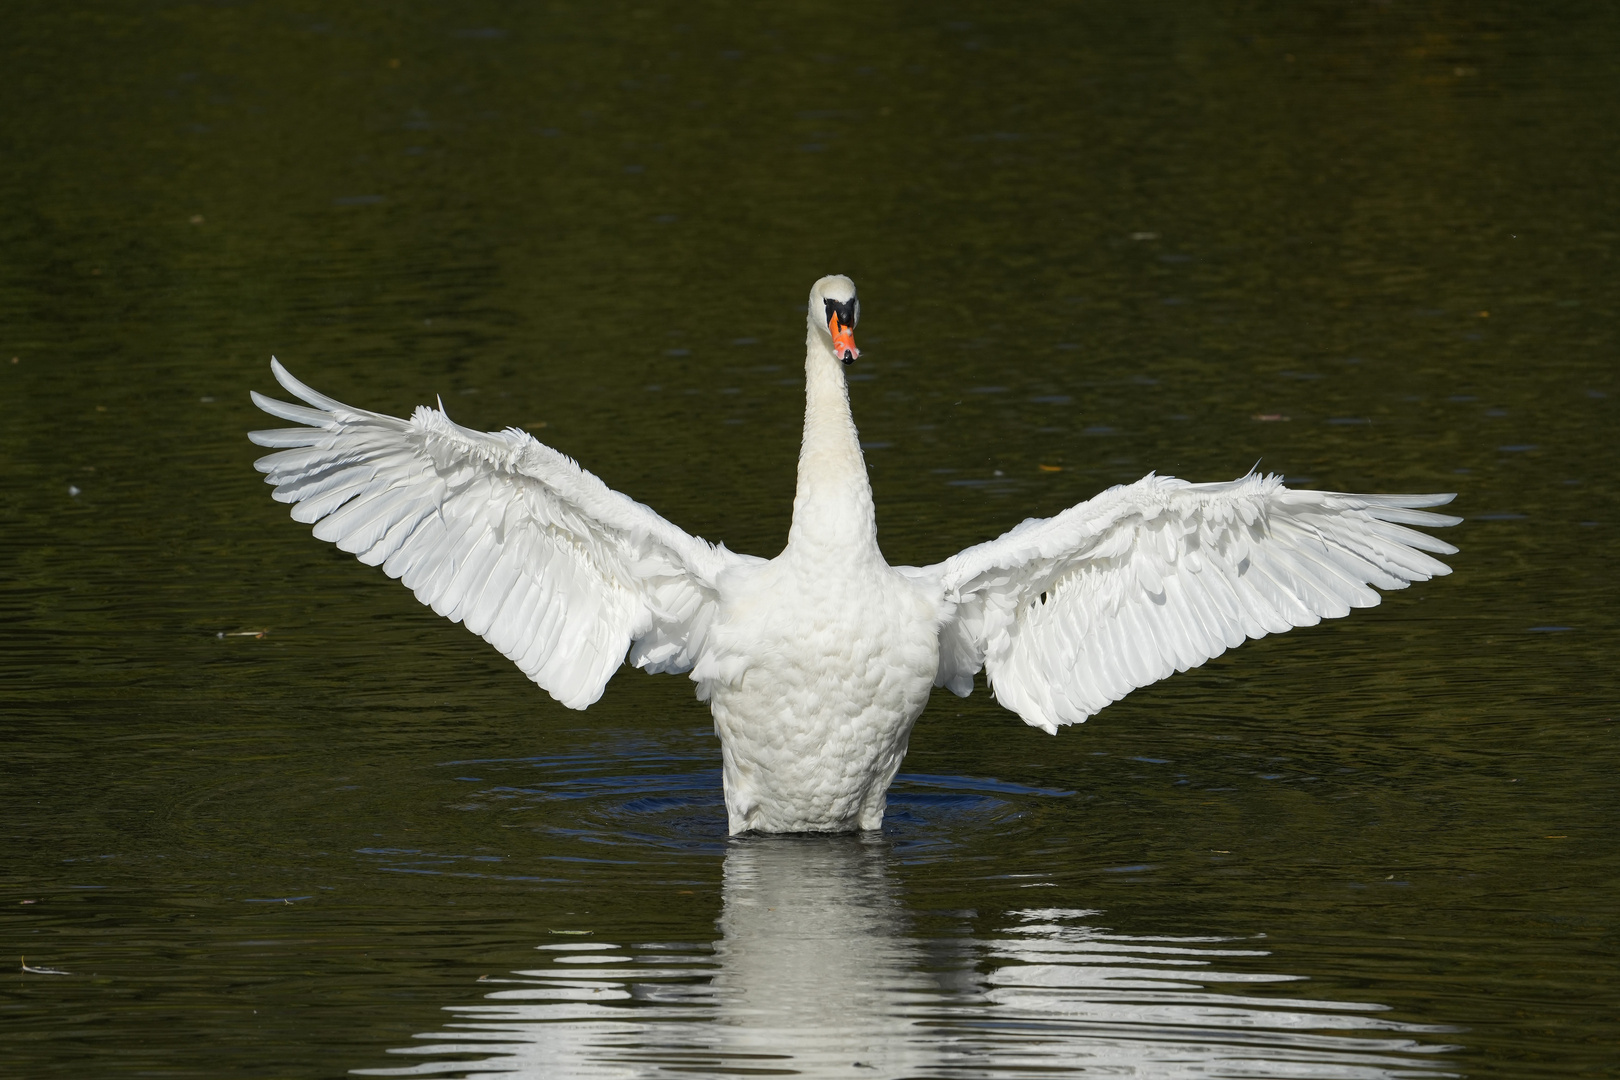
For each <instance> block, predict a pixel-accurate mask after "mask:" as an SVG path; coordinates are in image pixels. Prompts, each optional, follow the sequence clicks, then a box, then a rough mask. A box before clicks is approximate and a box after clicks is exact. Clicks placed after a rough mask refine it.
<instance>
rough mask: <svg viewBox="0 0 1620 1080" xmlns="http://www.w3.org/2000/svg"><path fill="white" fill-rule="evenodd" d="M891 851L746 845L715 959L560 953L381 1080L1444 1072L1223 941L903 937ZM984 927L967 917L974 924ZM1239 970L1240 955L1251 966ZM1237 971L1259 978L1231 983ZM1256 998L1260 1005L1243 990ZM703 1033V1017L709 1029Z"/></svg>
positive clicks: (586, 946)
mask: <svg viewBox="0 0 1620 1080" xmlns="http://www.w3.org/2000/svg"><path fill="white" fill-rule="evenodd" d="M887 859H888V848H887V846H886V845H885V844H883V843H882V842H880V841H875V840H869V839H862V838H858V837H833V838H806V837H778V838H771V839H755V838H748V839H743V840H739V841H736V842H733V843H732V845H731V846H730V848H729V849H728V851H727V854H726V864H725V897H724V909H723V911H722V914H721V916H720V920H719V927H720V933H721V937H720V940H719V941H717V942H715V943H714V944H713V945H712V947H711V946H703V945H690V944H669V943H642V944H629V943H617V942H607V941H598V940H594V939H563V940H559V941H555V942H548V943H546V944H543V945H540V946H539V950H540V951H541V952H542V954H543V955H544V958H545V959H544V962H543V963H542V964H541V965H540V966H538V967H536V968H534V969H530V970H523V971H517V972H514V973H513V977H511V978H506V979H496V980H489V981H492V982H498V983H500V984H501V986H500V988H499V989H497V990H495V991H494V992H493V993H490V994H489V995H487V997H486V998H485V999H484V1001H482V1002H480V1003H478V1004H472V1005H451V1006H448V1011H450V1012H451V1013H453V1014H455V1017H456V1019H455V1020H454V1021H453V1022H451V1023H450V1024H448V1025H446V1028H445V1029H444V1030H442V1031H436V1032H429V1033H425V1034H423V1035H422V1036H420V1038H422V1039H423V1040H424V1042H423V1044H422V1045H418V1046H412V1047H408V1048H400V1049H396V1050H394V1051H393V1052H394V1053H397V1054H408V1055H411V1056H413V1057H425V1058H428V1059H429V1060H426V1061H421V1062H418V1063H415V1064H412V1065H407V1066H403V1067H398V1068H381V1069H364V1070H357V1071H358V1072H360V1073H362V1074H364V1075H372V1076H407V1075H452V1074H469V1075H471V1074H475V1075H479V1076H490V1075H504V1076H523V1077H531V1076H532V1077H540V1076H569V1077H575V1076H578V1077H607V1076H614V1077H618V1076H649V1075H666V1074H667V1075H676V1074H679V1075H685V1076H691V1075H704V1074H713V1075H736V1074H749V1075H755V1074H761V1073H765V1074H792V1073H802V1074H808V1075H814V1076H874V1077H885V1076H924V1075H933V1076H997V1075H1010V1074H1015V1073H1025V1072H1043V1073H1046V1072H1058V1073H1078V1074H1094V1075H1109V1076H1118V1075H1127V1076H1150V1077H1214V1076H1218V1077H1302V1076H1310V1077H1331V1078H1340V1080H1348V1078H1356V1080H1361V1078H1374V1077H1421V1076H1447V1075H1452V1074H1451V1073H1448V1072H1445V1071H1444V1069H1443V1066H1444V1060H1443V1059H1439V1060H1437V1059H1436V1055H1437V1054H1439V1053H1442V1052H1444V1051H1447V1050H1451V1049H1455V1047H1451V1046H1447V1045H1445V1044H1444V1043H1442V1042H1440V1041H1439V1039H1438V1036H1439V1035H1440V1033H1442V1032H1445V1031H1448V1030H1450V1029H1446V1028H1441V1027H1434V1026H1421V1025H1415V1024H1406V1023H1400V1022H1397V1021H1393V1020H1388V1019H1384V1018H1381V1017H1380V1016H1379V1015H1378V1014H1379V1013H1380V1012H1381V1011H1382V1010H1383V1007H1382V1006H1380V1005H1376V1004H1368V1003H1362V1002H1343V1001H1319V1000H1312V999H1309V998H1301V997H1283V996H1276V997H1273V996H1258V995H1257V994H1255V993H1254V990H1253V989H1252V988H1255V987H1256V984H1270V983H1280V982H1288V981H1294V980H1295V979H1296V978H1297V977H1296V976H1290V975H1284V974H1271V973H1265V972H1257V971H1254V970H1252V969H1253V967H1254V963H1253V959H1252V958H1256V957H1264V956H1266V955H1267V953H1266V951H1265V950H1263V949H1256V948H1253V947H1251V946H1252V943H1249V942H1237V941H1234V940H1231V939H1224V938H1215V937H1186V936H1174V937H1171V936H1163V937H1161V936H1151V937H1143V936H1130V935H1123V934H1117V933H1112V932H1110V931H1107V930H1104V929H1101V928H1099V927H1097V926H1096V925H1094V924H1093V922H1092V921H1091V920H1093V919H1094V918H1095V917H1096V916H1098V915H1099V914H1100V913H1099V912H1096V911H1084V910H1067V909H1028V910H1022V911H1013V912H1010V913H1008V916H1007V919H1006V922H1007V924H1008V925H1006V926H1004V927H1003V928H1002V929H1000V930H999V931H998V932H997V933H996V934H995V935H994V936H991V937H984V938H978V939H974V938H969V937H965V936H964V937H961V938H944V939H933V940H927V939H922V938H918V937H914V936H911V935H910V934H908V919H907V914H906V909H905V907H904V905H903V904H902V902H901V900H900V897H899V896H898V895H897V891H896V889H895V887H894V885H893V884H892V882H891V881H890V879H889V876H888V873H887V869H886V861H887ZM968 914H969V913H963V915H964V916H966V915H968ZM1239 958H1245V959H1243V960H1239ZM1223 966H1224V967H1226V968H1239V967H1241V968H1243V969H1245V970H1242V971H1238V970H1223ZM1244 989H1249V990H1250V993H1248V994H1245V993H1243V992H1242V990H1244ZM698 1021H706V1022H702V1023H700V1022H698Z"/></svg>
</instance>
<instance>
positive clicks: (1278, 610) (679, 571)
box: [249, 275, 1460, 833]
mask: <svg viewBox="0 0 1620 1080" xmlns="http://www.w3.org/2000/svg"><path fill="white" fill-rule="evenodd" d="M859 317H860V302H859V301H858V300H857V299H856V295H855V284H854V282H852V281H850V279H849V278H847V277H843V276H841V275H835V276H831V277H824V278H822V279H821V280H820V281H818V282H816V283H815V286H814V287H813V288H812V289H811V290H810V307H809V316H808V322H809V328H808V332H807V333H806V339H805V360H804V372H805V409H804V441H803V444H802V447H801V449H800V451H799V472H798V487H797V491H796V493H795V495H794V499H793V524H792V527H791V528H790V529H789V531H788V542H787V547H785V548H784V549H783V550H782V553H781V554H780V555H778V556H777V557H776V558H774V559H770V560H766V559H761V558H757V557H755V556H751V555H738V554H735V553H733V552H730V551H727V550H726V548H725V547H724V546H723V545H713V544H709V543H707V542H706V541H704V540H701V539H698V538H697V537H693V536H688V535H687V534H686V533H684V532H682V531H681V530H680V529H678V528H676V527H675V526H674V525H671V524H670V523H669V522H667V521H665V520H664V519H663V518H661V517H659V516H658V515H657V514H656V513H654V512H653V511H652V510H651V509H649V508H648V507H646V506H643V505H642V504H640V503H638V502H633V501H631V500H630V499H629V498H627V497H625V496H624V495H621V494H619V493H618V492H617V491H612V490H610V489H609V488H608V487H607V486H606V485H605V484H603V483H602V482H601V481H600V480H598V479H597V478H596V477H595V476H593V475H591V474H590V473H588V472H586V471H585V470H584V469H582V468H580V467H579V466H578V465H577V464H576V463H575V462H574V461H572V460H571V459H569V458H568V457H566V456H565V455H563V454H561V453H558V452H557V451H556V450H553V449H552V448H551V447H549V446H546V445H545V444H543V443H540V442H538V441H536V440H535V439H534V438H533V437H531V436H530V435H528V434H527V433H526V432H524V431H521V430H519V429H517V428H508V429H506V430H505V431H501V432H493V433H485V432H478V431H473V430H470V429H468V428H464V427H461V426H460V425H458V424H455V423H453V422H451V420H450V418H449V417H448V416H447V415H446V414H445V412H444V409H443V406H442V405H441V406H440V407H439V408H438V409H430V408H427V407H426V406H419V407H418V408H417V410H416V412H415V414H414V415H412V417H411V418H410V419H409V420H400V419H396V418H394V417H391V416H384V415H382V414H380V413H374V412H366V411H364V410H362V409H355V408H351V407H350V406H348V405H344V404H342V403H341V402H338V401H335V400H333V399H332V398H329V397H327V396H326V395H324V394H321V393H318V392H316V391H315V390H312V389H310V388H309V387H307V386H305V385H304V384H303V383H301V382H299V381H298V380H296V379H294V378H293V377H292V375H290V374H289V373H288V372H287V369H286V368H284V367H282V366H281V364H280V362H278V361H276V360H275V359H273V358H272V360H271V362H270V366H271V370H272V371H273V372H274V373H275V376H276V379H277V381H279V382H280V383H281V385H282V386H283V387H285V388H286V389H287V390H288V391H289V392H291V393H292V394H293V395H295V396H296V397H298V398H300V399H302V400H303V401H305V402H307V403H308V405H309V406H311V407H305V406H302V405H289V404H286V403H284V402H281V401H277V400H274V399H272V398H267V397H264V396H262V395H260V394H258V393H254V394H253V402H254V404H256V405H257V406H258V407H259V408H261V409H263V410H264V411H265V412H267V413H269V414H270V415H272V416H276V417H280V418H281V419H283V420H290V421H293V422H294V423H296V424H300V425H303V426H301V427H296V428H280V429H276V430H271V431H255V432H252V433H250V435H249V438H250V439H252V441H253V442H255V443H257V444H258V445H260V446H269V447H277V448H278V449H277V452H276V453H273V454H269V455H267V456H265V457H262V458H260V459H259V460H258V461H257V462H255V466H256V467H257V468H258V469H259V471H260V472H263V473H265V474H267V475H266V477H265V480H266V482H267V483H271V484H274V485H275V498H276V499H277V500H278V501H280V502H284V503H292V504H293V509H292V516H293V519H294V520H295V521H301V522H304V523H306V524H313V525H314V526H315V529H314V532H315V535H316V537H318V538H319V539H322V540H329V541H331V542H333V543H335V544H337V545H338V547H340V548H342V549H343V550H344V551H349V552H353V553H354V554H356V555H358V556H359V558H360V561H361V562H363V563H366V564H368V565H371V566H376V565H378V564H381V565H382V568H383V572H384V573H386V574H387V575H388V576H389V577H394V578H399V579H400V580H401V582H402V583H403V584H404V585H405V586H406V587H407V588H409V589H410V590H412V591H413V592H414V593H415V594H416V597H417V599H419V600H421V601H422V602H423V603H424V604H427V605H429V606H430V607H432V608H433V610H434V611H436V612H438V613H439V614H440V615H443V616H446V617H447V618H449V619H450V620H452V621H459V622H462V623H463V624H465V625H466V627H467V629H469V630H471V631H472V632H473V633H475V634H478V635H479V636H481V637H483V638H484V639H485V640H486V641H488V642H489V643H490V644H492V645H494V646H495V647H496V648H497V649H499V650H500V651H501V652H502V653H504V654H506V656H508V657H510V658H511V659H512V660H513V661H514V662H515V663H516V664H517V666H518V667H519V668H521V669H522V670H523V673H524V674H526V675H527V676H529V678H531V679H533V680H534V681H535V682H537V683H539V684H540V686H541V687H543V688H544V689H545V690H546V691H548V692H549V693H550V694H551V696H552V697H554V698H556V699H557V700H558V701H560V702H561V703H562V704H564V705H566V706H568V707H569V708H571V709H583V708H585V707H587V706H588V705H590V704H591V703H592V702H594V701H596V700H597V699H598V698H599V697H601V696H602V690H603V688H604V687H605V686H606V684H607V681H608V679H610V678H611V677H612V676H613V673H614V672H615V671H617V670H618V669H619V665H620V664H621V663H623V662H624V661H625V660H626V659H628V660H629V662H630V663H632V664H634V665H635V666H636V667H638V668H641V669H643V670H645V671H649V672H660V671H664V672H675V673H679V672H687V673H690V676H691V678H692V680H693V681H694V682H696V683H697V696H698V699H699V700H700V701H707V702H708V703H709V708H710V710H711V711H712V712H713V715H714V726H715V732H716V734H718V735H719V737H720V752H721V757H722V760H723V765H724V785H725V798H726V811H727V816H728V818H729V823H730V829H731V832H732V833H741V832H747V831H750V830H759V831H762V832H842V831H851V830H855V829H876V828H878V827H879V826H880V825H881V824H882V821H883V811H884V805H885V793H886V791H887V790H888V787H889V783H890V781H892V780H893V779H894V774H895V770H896V769H898V768H899V766H900V760H901V758H903V757H904V756H905V753H906V743H907V740H908V738H909V737H910V735H911V728H912V725H913V724H914V723H915V722H916V720H917V716H918V714H919V713H921V712H922V710H923V706H924V705H925V704H927V702H928V695H929V691H930V690H931V689H932V688H933V687H935V686H945V687H949V688H950V689H951V691H953V692H954V693H956V694H958V695H961V696H964V697H965V696H966V695H967V694H968V693H970V692H971V691H972V689H973V677H974V675H975V674H977V673H978V672H979V671H981V670H982V671H984V672H985V675H986V677H987V680H988V682H989V685H990V688H991V689H992V690H993V691H994V693H995V696H996V700H997V701H999V702H1000V703H1001V704H1002V705H1004V706H1005V707H1007V708H1009V709H1011V710H1012V711H1014V712H1016V713H1017V714H1018V715H1019V716H1021V717H1023V719H1024V722H1025V723H1027V724H1030V725H1032V726H1034V727H1038V728H1041V729H1043V730H1045V731H1047V732H1050V733H1053V734H1055V733H1056V732H1057V729H1058V727H1059V726H1060V725H1064V724H1077V723H1080V722H1082V721H1084V720H1085V719H1086V718H1087V717H1089V716H1091V715H1092V714H1093V713H1095V712H1097V711H1098V710H1099V709H1101V708H1103V707H1104V706H1105V705H1107V704H1109V703H1110V702H1113V701H1117V700H1119V699H1120V698H1121V697H1124V696H1125V695H1126V694H1127V693H1129V692H1130V691H1131V690H1133V689H1135V688H1136V687H1139V686H1146V685H1147V684H1149V683H1152V682H1156V681H1157V680H1159V679H1162V678H1165V677H1166V676H1168V675H1170V674H1171V673H1172V672H1175V671H1185V670H1186V669H1187V668H1190V667H1196V666H1198V665H1199V664H1202V663H1203V662H1204V661H1205V660H1208V659H1209V658H1210V657H1213V656H1218V655H1219V654H1221V653H1222V652H1224V651H1225V650H1227V649H1229V648H1232V647H1234V646H1236V645H1238V644H1240V643H1241V642H1242V641H1243V639H1244V638H1245V637H1252V638H1258V637H1261V636H1263V635H1265V634H1269V633H1280V632H1282V631H1284V630H1288V629H1290V628H1291V627H1295V626H1310V625H1313V624H1315V623H1317V622H1319V621H1321V620H1322V619H1323V618H1337V617H1339V616H1342V615H1346V614H1349V611H1350V609H1351V608H1353V607H1371V606H1373V605H1374V604H1377V603H1378V601H1379V595H1378V593H1376V592H1374V591H1373V590H1372V589H1371V588H1369V585H1376V586H1378V587H1379V588H1381V589H1400V588H1405V587H1406V585H1407V584H1408V583H1409V582H1413V581H1426V580H1428V579H1429V578H1430V577H1432V576H1435V575H1439V574H1448V573H1450V572H1451V571H1450V568H1449V567H1447V566H1446V565H1445V564H1444V563H1442V562H1440V561H1439V560H1437V559H1435V558H1433V557H1431V556H1430V555H1428V554H1425V552H1434V553H1437V554H1449V553H1452V552H1455V551H1456V550H1457V549H1456V548H1454V547H1452V546H1451V545H1450V544H1447V543H1444V542H1442V541H1440V540H1437V539H1435V538H1434V537H1431V536H1429V535H1427V534H1425V533H1421V532H1417V531H1415V530H1413V529H1411V528H1407V526H1412V525H1420V526H1429V527H1435V526H1443V525H1454V524H1456V523H1457V522H1458V521H1459V520H1460V519H1458V518H1453V517H1446V516H1443V515H1440V514H1434V513H1427V512H1425V511H1423V510H1421V509H1419V508H1420V507H1425V506H1438V505H1441V504H1443V503H1446V502H1449V501H1450V500H1451V498H1452V496H1451V495H1345V494H1337V493H1333V492H1323V491H1296V490H1290V489H1289V488H1286V487H1284V486H1283V484H1282V482H1281V479H1280V478H1279V477H1276V476H1259V475H1255V474H1253V473H1251V474H1250V475H1248V476H1245V477H1243V478H1241V479H1239V480H1234V481H1231V482H1230V483H1218V484H1192V483H1188V482H1187V481H1185V480H1177V479H1175V478H1173V477H1168V476H1156V475H1154V474H1152V473H1149V474H1148V475H1147V476H1146V477H1144V478H1143V479H1141V480H1139V481H1137V482H1136V483H1134V484H1130V485H1125V486H1120V487H1114V488H1110V489H1109V490H1107V491H1105V492H1103V493H1102V494H1101V495H1098V496H1097V497H1096V498H1094V499H1091V500H1089V501H1087V502H1083V503H1080V504H1079V505H1078V506H1074V507H1071V508H1070V509H1068V510H1065V511H1064V512H1062V513H1061V514H1058V515H1057V516H1056V517H1052V518H1046V519H1044V520H1036V519H1033V518H1032V519H1030V520H1027V521H1025V522H1024V523H1023V524H1021V525H1018V526H1017V527H1015V528H1013V529H1012V530H1010V531H1009V532H1007V533H1006V534H1004V535H1003V536H1001V537H1000V538H999V539H996V540H992V541H989V542H988V543H984V544H979V545H978V546H976V547H970V548H968V549H967V550H965V551H963V552H960V553H959V554H956V555H953V556H951V557H950V558H949V559H946V560H945V561H944V562H942V563H938V564H936V565H934V566H925V567H920V568H919V567H910V566H890V565H889V564H888V563H886V562H885V561H884V559H883V553H882V552H881V551H880V550H879V549H878V541H877V527H876V524H875V521H874V518H873V511H872V490H871V486H870V485H869V484H868V482H867V477H866V465H865V461H864V459H863V458H862V457H861V449H860V443H859V442H858V440H857V438H856V434H855V423H854V421H853V419H852V418H851V416H850V410H849V392H848V387H847V385H846V383H845V380H844V372H843V366H844V365H846V364H850V363H852V362H854V360H855V358H856V357H857V356H858V355H859V352H858V351H857V349H856V348H855V339H854V330H855V324H856V322H857V321H858V319H859ZM840 361H842V363H840Z"/></svg>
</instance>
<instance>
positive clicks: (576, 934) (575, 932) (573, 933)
mask: <svg viewBox="0 0 1620 1080" xmlns="http://www.w3.org/2000/svg"><path fill="white" fill-rule="evenodd" d="M551 932H552V933H553V934H566V935H568V936H570V937H584V936H585V935H587V934H594V933H596V931H594V930H552V931H551Z"/></svg>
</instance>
